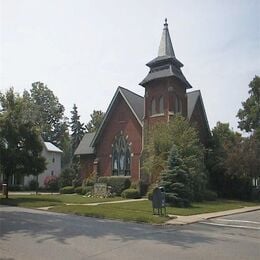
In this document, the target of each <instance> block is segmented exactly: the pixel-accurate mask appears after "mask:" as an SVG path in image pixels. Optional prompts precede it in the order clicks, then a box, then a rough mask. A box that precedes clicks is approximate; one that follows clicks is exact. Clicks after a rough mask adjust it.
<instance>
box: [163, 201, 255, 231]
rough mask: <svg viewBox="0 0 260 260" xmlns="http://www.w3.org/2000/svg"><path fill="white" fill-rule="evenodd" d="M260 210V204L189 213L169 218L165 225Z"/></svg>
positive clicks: (181, 224) (190, 222)
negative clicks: (210, 211) (202, 212)
mask: <svg viewBox="0 0 260 260" xmlns="http://www.w3.org/2000/svg"><path fill="white" fill-rule="evenodd" d="M257 210H260V206H255V207H244V208H240V209H233V210H226V211H219V212H213V213H204V214H197V215H191V216H176V215H174V217H177V218H175V219H171V220H169V221H167V222H165V225H176V226H183V225H188V224H193V223H198V222H200V221H203V220H208V219H213V218H218V217H224V216H229V215H235V214H239V213H246V212H252V211H257Z"/></svg>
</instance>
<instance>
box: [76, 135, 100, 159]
mask: <svg viewBox="0 0 260 260" xmlns="http://www.w3.org/2000/svg"><path fill="white" fill-rule="evenodd" d="M95 134H96V133H95V132H94V133H86V134H85V135H84V136H83V138H82V139H81V141H80V143H79V146H78V147H77V149H76V151H75V153H74V154H75V155H81V154H93V153H94V148H93V147H92V146H91V145H90V144H91V142H92V140H93V138H94V136H95Z"/></svg>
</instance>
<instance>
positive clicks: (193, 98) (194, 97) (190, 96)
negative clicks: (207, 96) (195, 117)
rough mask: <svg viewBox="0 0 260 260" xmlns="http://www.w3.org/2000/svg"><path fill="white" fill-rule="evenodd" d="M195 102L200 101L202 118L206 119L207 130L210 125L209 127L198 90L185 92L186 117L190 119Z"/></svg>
mask: <svg viewBox="0 0 260 260" xmlns="http://www.w3.org/2000/svg"><path fill="white" fill-rule="evenodd" d="M197 102H201V106H202V110H203V115H204V119H205V121H206V124H207V128H208V130H209V131H210V127H209V123H208V118H207V114H206V110H205V107H204V103H203V99H202V96H201V93H200V90H195V91H191V92H187V103H188V104H187V105H188V119H189V120H190V119H191V117H192V114H193V111H194V109H195V106H196V104H197Z"/></svg>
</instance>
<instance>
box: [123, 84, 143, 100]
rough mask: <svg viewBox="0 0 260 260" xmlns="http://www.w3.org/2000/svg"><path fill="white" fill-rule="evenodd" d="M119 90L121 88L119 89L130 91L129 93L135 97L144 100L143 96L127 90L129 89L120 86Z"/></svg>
mask: <svg viewBox="0 0 260 260" xmlns="http://www.w3.org/2000/svg"><path fill="white" fill-rule="evenodd" d="M118 88H119V89H123V90H126V91H128V92H130V93H132V94H134V95H135V96H138V97H140V98H144V97H143V96H141V95H139V94H137V93H135V92H133V91H132V90H129V89H127V88H124V87H121V86H118Z"/></svg>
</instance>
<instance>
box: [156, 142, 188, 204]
mask: <svg viewBox="0 0 260 260" xmlns="http://www.w3.org/2000/svg"><path fill="white" fill-rule="evenodd" d="M160 185H161V186H163V187H164V188H165V193H166V202H168V203H170V204H172V205H176V206H188V205H189V204H190V200H191V176H190V175H189V172H188V169H187V167H185V165H184V163H183V160H182V159H181V158H180V155H179V152H178V149H177V147H176V146H175V145H173V146H172V148H171V150H170V153H169V159H168V165H167V169H166V170H165V171H163V172H162V173H161V183H160Z"/></svg>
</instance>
